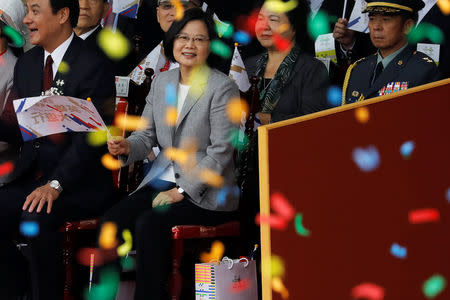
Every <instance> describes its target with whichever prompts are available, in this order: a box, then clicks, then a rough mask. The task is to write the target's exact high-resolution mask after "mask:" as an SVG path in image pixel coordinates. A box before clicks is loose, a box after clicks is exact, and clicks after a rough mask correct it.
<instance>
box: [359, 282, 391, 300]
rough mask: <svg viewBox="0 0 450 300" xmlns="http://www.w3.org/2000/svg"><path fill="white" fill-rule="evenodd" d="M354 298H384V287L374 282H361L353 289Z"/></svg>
mask: <svg viewBox="0 0 450 300" xmlns="http://www.w3.org/2000/svg"><path fill="white" fill-rule="evenodd" d="M352 298H355V299H360V298H364V299H368V300H383V298H384V288H382V287H381V286H379V285H376V284H374V283H361V284H360V285H357V286H355V287H354V288H353V289H352Z"/></svg>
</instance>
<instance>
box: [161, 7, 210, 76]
mask: <svg viewBox="0 0 450 300" xmlns="http://www.w3.org/2000/svg"><path fill="white" fill-rule="evenodd" d="M194 20H199V21H202V22H203V23H205V25H206V28H207V29H208V35H209V39H210V40H211V41H212V40H215V39H217V38H218V37H217V33H216V27H215V24H214V21H213V19H212V17H211V16H210V15H208V14H207V13H205V12H204V11H202V10H201V9H200V8H191V9H188V10H186V11H185V13H184V17H183V18H182V19H181V20H179V21H175V22H173V24H172V26H170V28H169V30H168V31H167V32H166V36H165V39H164V42H163V47H164V54H165V55H166V57H167V58H168V59H169V60H170V61H172V62H175V57H174V56H173V44H174V42H175V38H176V35H177V34H178V33H180V31H181V30H182V29H183V28H184V26H186V24H187V23H189V22H190V21H194ZM216 60H217V57H215V56H214V55H213V54H212V53H211V54H210V55H209V57H208V61H207V63H208V65H209V66H210V67H215V66H216V63H217V62H216Z"/></svg>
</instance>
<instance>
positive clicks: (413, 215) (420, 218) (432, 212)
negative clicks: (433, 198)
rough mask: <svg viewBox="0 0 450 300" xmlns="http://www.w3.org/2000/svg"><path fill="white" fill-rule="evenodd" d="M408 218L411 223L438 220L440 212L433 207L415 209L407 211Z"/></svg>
mask: <svg viewBox="0 0 450 300" xmlns="http://www.w3.org/2000/svg"><path fill="white" fill-rule="evenodd" d="M408 219H409V223H411V224H421V223H430V222H438V221H439V219H440V214H439V211H438V210H437V209H434V208H425V209H417V210H413V211H410V212H409V214H408Z"/></svg>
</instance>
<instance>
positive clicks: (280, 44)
mask: <svg viewBox="0 0 450 300" xmlns="http://www.w3.org/2000/svg"><path fill="white" fill-rule="evenodd" d="M273 42H274V44H275V47H277V49H278V50H279V51H281V52H284V51H288V50H289V49H290V48H291V41H289V40H288V39H285V38H283V37H282V36H281V35H279V34H278V33H274V34H273Z"/></svg>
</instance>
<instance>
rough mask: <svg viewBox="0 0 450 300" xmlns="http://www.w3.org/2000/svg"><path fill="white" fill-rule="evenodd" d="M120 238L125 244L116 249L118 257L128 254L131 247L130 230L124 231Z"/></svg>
mask: <svg viewBox="0 0 450 300" xmlns="http://www.w3.org/2000/svg"><path fill="white" fill-rule="evenodd" d="M122 238H123V240H124V241H125V242H124V243H123V244H122V245H120V246H119V247H117V254H119V256H125V255H127V253H128V252H130V251H131V249H132V247H133V237H132V235H131V232H130V230H128V229H125V230H124V231H122Z"/></svg>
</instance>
